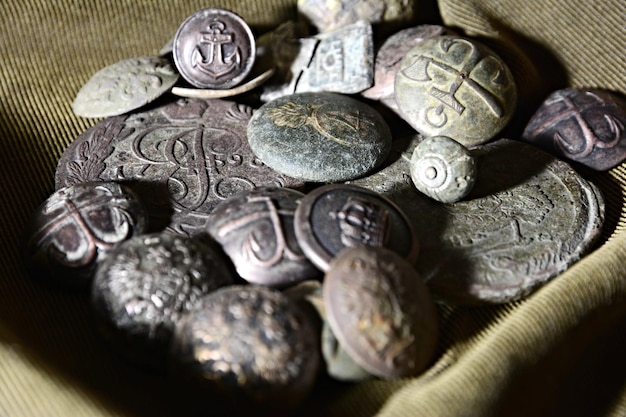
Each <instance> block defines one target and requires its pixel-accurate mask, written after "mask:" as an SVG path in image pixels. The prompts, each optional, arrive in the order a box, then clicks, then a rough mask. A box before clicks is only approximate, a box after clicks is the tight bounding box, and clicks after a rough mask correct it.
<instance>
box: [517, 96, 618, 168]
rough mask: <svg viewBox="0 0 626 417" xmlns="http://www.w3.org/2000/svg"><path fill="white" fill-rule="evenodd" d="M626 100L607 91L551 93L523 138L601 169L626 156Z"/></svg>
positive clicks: (572, 159) (532, 119) (616, 163)
mask: <svg viewBox="0 0 626 417" xmlns="http://www.w3.org/2000/svg"><path fill="white" fill-rule="evenodd" d="M625 126H626V101H624V100H622V99H620V98H619V97H618V96H616V95H614V94H611V93H610V92H608V91H604V90H598V89H580V88H565V89H562V90H558V91H555V92H553V93H552V94H550V95H549V96H548V97H547V98H546V99H545V100H544V102H543V103H542V104H541V106H540V107H539V109H537V112H536V113H535V114H534V115H533V116H532V118H531V119H530V121H529V122H528V125H527V126H526V129H525V130H524V133H523V135H522V137H523V139H524V140H526V141H528V142H530V143H532V144H534V145H537V146H539V147H541V148H543V149H544V150H546V151H548V152H550V153H552V154H554V155H556V156H558V157H560V158H562V159H566V160H569V161H573V162H577V163H580V164H583V165H585V166H588V167H590V168H593V169H595V170H598V171H604V170H608V169H611V168H613V167H615V166H617V165H619V164H620V163H621V162H622V161H624V159H626V128H625Z"/></svg>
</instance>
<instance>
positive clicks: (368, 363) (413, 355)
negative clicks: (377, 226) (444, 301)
mask: <svg viewBox="0 0 626 417" xmlns="http://www.w3.org/2000/svg"><path fill="white" fill-rule="evenodd" d="M323 294H324V305H325V306H326V312H327V320H328V323H329V324H330V327H331V329H332V330H333V333H334V334H335V336H336V337H337V339H338V340H339V342H340V344H341V346H342V347H343V348H344V349H345V350H346V352H348V354H350V357H351V358H352V359H353V360H354V361H355V362H356V363H358V364H359V365H360V366H361V367H362V368H363V369H365V370H366V371H368V372H370V373H371V374H373V375H376V376H378V377H381V378H387V379H392V378H400V377H406V376H413V375H416V374H417V373H419V372H420V371H422V370H423V369H424V368H425V367H426V366H427V365H428V363H429V362H430V361H431V360H432V358H433V354H434V352H435V348H436V345H437V337H438V322H437V311H436V309H435V304H434V302H433V300H432V298H431V296H430V293H429V290H428V288H427V287H426V284H425V283H424V281H422V279H421V277H420V276H419V275H418V273H417V272H416V271H415V269H414V268H413V266H412V265H411V264H410V263H409V262H407V261H406V260H405V259H404V258H402V257H401V256H400V255H398V254H397V253H395V252H393V251H391V250H389V249H386V248H381V247H372V246H360V247H353V248H348V249H346V250H344V251H342V252H340V253H339V255H337V256H336V257H335V258H334V259H333V260H332V261H331V263H330V267H329V269H328V271H327V272H326V275H325V276H324V286H323Z"/></svg>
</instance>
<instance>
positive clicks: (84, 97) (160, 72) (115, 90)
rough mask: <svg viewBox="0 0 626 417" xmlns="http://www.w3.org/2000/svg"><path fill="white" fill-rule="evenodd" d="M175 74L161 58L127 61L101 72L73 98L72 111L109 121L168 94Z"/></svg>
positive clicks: (176, 77)
mask: <svg viewBox="0 0 626 417" xmlns="http://www.w3.org/2000/svg"><path fill="white" fill-rule="evenodd" d="M176 81H178V73H177V72H176V70H175V69H174V67H173V66H172V65H171V64H170V61H169V60H167V59H166V58H163V57H152V56H144V57H138V58H131V59H126V60H123V61H119V62H117V63H115V64H113V65H109V66H108V67H106V68H103V69H101V70H100V71H98V72H97V73H95V74H94V75H93V76H92V77H91V78H90V79H89V81H87V83H86V84H85V85H84V86H83V87H82V88H81V89H80V91H79V92H78V93H77V94H76V98H75V99H74V102H73V103H72V110H73V111H74V113H75V114H76V115H78V116H82V117H109V116H117V115H120V114H124V113H128V112H129V111H131V110H135V109H138V108H139V107H142V106H144V105H146V104H148V103H150V102H152V101H154V100H156V99H157V98H158V97H160V96H161V95H163V94H164V93H166V92H167V91H169V90H170V89H171V88H172V86H173V85H174V84H175V83H176Z"/></svg>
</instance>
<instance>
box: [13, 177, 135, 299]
mask: <svg viewBox="0 0 626 417" xmlns="http://www.w3.org/2000/svg"><path fill="white" fill-rule="evenodd" d="M146 227H147V213H146V212H145V210H144V208H143V206H142V205H141V202H140V201H139V198H138V197H137V196H136V195H135V194H134V193H133V192H132V191H131V190H130V189H129V188H128V187H124V186H122V185H120V184H117V183H115V182H97V183H93V182H92V183H84V184H77V185H74V186H69V187H64V188H61V189H59V190H57V191H55V192H54V193H53V194H52V195H50V196H49V197H48V198H47V199H46V201H44V202H43V203H42V204H41V205H40V206H39V208H38V209H37V210H36V211H35V213H34V214H33V216H32V218H31V220H30V223H29V225H28V227H27V231H26V236H27V239H26V245H25V256H26V260H27V262H26V265H27V267H28V269H29V271H30V274H31V275H32V276H33V277H34V278H36V279H39V280H41V281H43V282H46V283H49V284H60V285H63V286H82V287H86V286H89V285H90V284H91V281H92V278H93V274H94V270H95V268H96V266H97V265H98V264H99V263H100V262H102V260H103V259H105V258H106V256H107V254H108V253H109V252H110V251H111V250H112V249H113V248H114V247H115V245H116V244H118V243H119V242H122V241H124V240H126V239H129V238H131V237H133V236H135V235H137V234H141V233H143V232H145V230H146Z"/></svg>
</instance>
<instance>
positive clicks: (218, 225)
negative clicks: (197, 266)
mask: <svg viewBox="0 0 626 417" xmlns="http://www.w3.org/2000/svg"><path fill="white" fill-rule="evenodd" d="M302 197H304V194H302V193H301V192H299V191H295V190H291V189H289V188H257V189H255V190H252V191H247V192H243V193H240V194H237V195H235V196H233V197H230V198H228V199H227V200H225V201H222V202H221V203H220V204H218V205H217V206H216V207H215V209H214V210H213V212H212V213H211V215H210V217H209V221H208V222H207V224H208V229H207V230H208V232H209V234H210V235H211V236H212V237H213V238H214V239H215V240H216V241H217V242H218V243H219V244H220V245H221V246H222V248H223V249H224V251H225V252H226V253H227V254H228V256H230V259H231V260H232V261H233V264H234V265H235V267H236V268H237V272H238V273H239V275H240V276H241V277H242V278H243V279H245V280H246V281H248V282H250V283H253V284H262V285H268V286H272V287H284V286H287V285H292V284H295V283H297V282H299V281H303V280H306V279H309V278H314V277H316V276H318V275H320V272H319V270H318V269H317V268H316V267H315V266H313V264H311V262H310V261H309V260H308V258H307V257H306V256H305V255H304V254H303V253H302V249H300V245H299V244H298V242H297V240H296V235H295V230H294V224H293V223H294V214H295V211H296V207H297V206H298V202H299V200H300V199H301V198H302Z"/></svg>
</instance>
